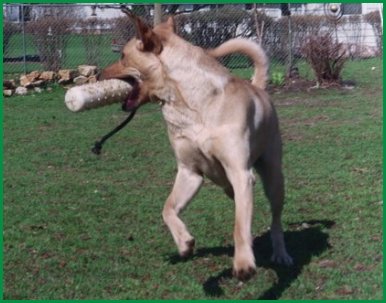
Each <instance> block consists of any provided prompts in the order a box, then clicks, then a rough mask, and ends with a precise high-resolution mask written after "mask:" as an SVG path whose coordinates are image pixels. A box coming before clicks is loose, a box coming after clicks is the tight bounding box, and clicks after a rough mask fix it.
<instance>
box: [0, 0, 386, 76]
mask: <svg viewBox="0 0 386 303" xmlns="http://www.w3.org/2000/svg"><path fill="white" fill-rule="evenodd" d="M120 8H121V7H120V6H118V5H117V6H114V5H85V4H83V5H69V4H66V5H59V4H56V5H55V4H40V5H39V4H30V5H26V4H24V5H22V4H18V5H16V4H5V5H3V11H4V24H3V25H4V26H3V53H4V56H3V63H4V64H3V66H4V69H3V73H4V78H5V79H10V78H12V77H14V75H15V74H16V75H20V74H28V73H30V72H32V71H39V72H42V71H52V72H58V71H59V70H63V69H76V68H77V67H78V66H79V65H84V64H86V65H96V66H99V67H103V66H106V65H107V64H109V63H111V62H113V61H115V60H117V59H118V58H119V56H120V50H121V47H122V46H123V45H124V43H125V42H126V41H127V40H128V39H130V38H131V37H133V35H134V34H135V33H134V27H133V24H131V22H130V20H129V19H128V18H127V17H126V15H124V14H123V13H122V12H121V10H120ZM129 8H130V9H132V10H133V12H134V13H136V14H137V15H140V16H142V17H143V18H144V19H145V20H146V21H147V22H149V23H150V24H152V23H153V21H154V20H153V19H154V15H155V14H154V11H155V10H154V6H152V5H135V6H129ZM160 11H161V13H162V17H163V18H165V17H166V16H168V15H174V16H175V23H176V31H177V33H178V34H179V35H181V36H182V37H184V38H185V39H187V40H188V41H190V42H192V43H193V44H195V45H198V46H201V47H203V48H211V47H215V46H217V45H219V44H221V43H223V42H225V41H226V40H228V39H231V38H234V37H245V38H248V39H252V40H254V41H257V42H258V43H261V44H262V45H263V47H264V49H265V50H266V51H267V54H268V55H269V57H270V62H271V74H272V73H274V72H275V73H276V74H277V73H278V71H280V72H282V73H283V74H284V75H285V76H290V75H291V71H292V70H293V68H294V67H295V68H296V64H297V62H299V61H301V60H303V61H305V62H308V63H309V64H310V65H311V66H312V67H315V68H319V69H320V68H321V67H320V66H319V67H317V66H316V65H315V64H316V63H315V60H316V58H317V57H315V56H316V55H315V54H316V53H315V51H319V52H321V53H322V55H324V57H325V58H328V59H327V60H332V61H334V60H335V61H336V60H337V62H336V63H335V70H334V71H333V72H332V74H333V73H334V72H337V71H339V69H341V65H342V62H343V61H344V60H347V59H364V58H369V57H376V56H381V54H382V45H383V27H382V18H383V16H382V7H381V4H370V3H363V4H361V3H355V4H341V5H336V4H333V5H332V4H328V3H324V4H312V3H308V4H237V5H177V4H173V5H162V6H161V9H160ZM320 43H322V44H325V43H327V44H328V47H327V49H323V50H320V49H319V50H318V49H317V46H318V45H319V46H321V45H320ZM222 60H223V63H224V64H225V65H226V66H227V67H228V68H231V69H238V68H248V67H250V62H249V61H248V59H246V58H245V57H243V56H241V55H231V56H228V57H226V58H223V59H222ZM332 74H331V75H330V76H331V77H335V76H334V75H332ZM338 77H339V76H338ZM316 78H318V76H316ZM318 80H320V81H322V80H323V79H318Z"/></svg>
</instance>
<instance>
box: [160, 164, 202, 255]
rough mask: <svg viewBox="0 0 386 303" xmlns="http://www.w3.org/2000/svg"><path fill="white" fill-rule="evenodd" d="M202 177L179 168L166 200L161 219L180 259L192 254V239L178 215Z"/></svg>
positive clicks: (194, 192)
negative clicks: (169, 233)
mask: <svg viewBox="0 0 386 303" xmlns="http://www.w3.org/2000/svg"><path fill="white" fill-rule="evenodd" d="M202 180H203V177H202V176H201V175H199V174H197V173H195V172H193V171H191V170H189V169H187V168H186V167H179V168H178V172H177V177H176V180H175V183H174V186H173V190H172V192H171V193H170V195H169V197H168V199H167V200H166V203H165V206H164V209H163V212H162V217H163V219H164V222H165V224H166V225H167V226H168V228H169V230H170V232H171V234H172V236H173V239H174V242H175V243H176V244H177V247H178V251H179V254H180V256H181V257H187V256H189V255H191V254H192V252H193V249H194V244H195V242H194V238H193V237H192V236H191V235H190V233H189V231H188V230H187V228H186V226H185V224H184V223H183V222H182V221H181V219H180V218H179V217H178V214H179V213H180V212H181V211H182V210H183V209H184V208H185V206H186V205H187V204H188V203H189V201H191V200H192V198H193V197H194V195H195V194H196V193H197V192H198V190H199V189H200V187H201V184H202Z"/></svg>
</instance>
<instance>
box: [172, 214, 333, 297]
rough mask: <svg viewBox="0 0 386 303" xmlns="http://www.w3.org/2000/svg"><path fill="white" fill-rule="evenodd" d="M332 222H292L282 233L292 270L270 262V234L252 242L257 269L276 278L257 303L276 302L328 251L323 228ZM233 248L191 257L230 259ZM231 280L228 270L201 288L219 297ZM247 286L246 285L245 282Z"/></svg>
mask: <svg viewBox="0 0 386 303" xmlns="http://www.w3.org/2000/svg"><path fill="white" fill-rule="evenodd" d="M334 224H335V222H333V221H330V220H311V221H306V222H301V223H291V224H289V225H290V227H293V228H294V229H295V230H293V231H287V232H285V233H284V236H285V240H286V245H287V250H288V252H289V254H290V255H291V256H292V257H293V259H294V263H295V264H294V265H293V266H291V267H286V266H280V265H275V264H273V263H272V262H270V256H271V254H272V248H271V238H270V235H269V232H266V233H264V234H263V235H261V236H259V237H256V238H255V239H254V241H253V249H254V254H255V258H256V266H257V267H260V268H266V269H271V270H273V271H275V273H276V275H277V281H276V282H275V283H274V284H273V285H272V286H271V287H270V288H269V289H267V290H265V291H264V292H263V293H261V294H260V295H258V298H257V299H259V300H272V299H279V298H280V297H281V294H282V293H283V292H284V291H285V290H286V289H287V288H288V287H289V286H290V285H291V283H292V282H293V281H295V280H296V278H297V277H298V276H299V275H300V274H301V272H302V270H303V268H304V266H305V265H307V264H309V263H310V261H311V258H312V257H314V256H318V255H320V254H321V253H322V252H324V251H325V250H327V249H329V248H330V245H329V243H328V238H329V235H328V234H327V233H326V232H324V231H323V230H322V229H326V228H327V229H328V228H331V227H332V226H333V225H334ZM233 252H234V247H233V246H227V247H212V248H201V249H198V250H197V252H196V253H195V254H194V255H193V256H192V258H194V259H196V258H200V257H205V256H208V255H211V256H220V255H228V256H233ZM180 261H182V260H181V259H179V258H178V257H177V256H173V257H171V258H170V262H171V263H177V262H180ZM227 279H232V269H231V268H228V269H225V270H223V271H222V272H220V273H219V274H217V275H215V276H212V277H210V278H208V279H207V280H206V281H205V282H204V284H203V289H204V292H205V294H207V295H208V296H211V297H220V296H222V295H223V294H224V291H223V289H222V288H221V285H220V284H221V283H223V281H224V280H227ZM247 283H248V282H247Z"/></svg>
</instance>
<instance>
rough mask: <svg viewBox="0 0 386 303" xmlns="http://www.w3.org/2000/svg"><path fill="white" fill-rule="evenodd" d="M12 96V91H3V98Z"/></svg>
mask: <svg viewBox="0 0 386 303" xmlns="http://www.w3.org/2000/svg"><path fill="white" fill-rule="evenodd" d="M12 95H13V90H12V89H4V90H3V96H5V97H11V96H12Z"/></svg>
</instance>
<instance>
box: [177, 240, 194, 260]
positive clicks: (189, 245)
mask: <svg viewBox="0 0 386 303" xmlns="http://www.w3.org/2000/svg"><path fill="white" fill-rule="evenodd" d="M195 244H196V241H195V240H194V238H192V239H190V240H188V241H186V242H185V243H184V248H183V250H181V251H180V256H181V258H184V259H185V258H188V257H190V256H191V255H193V251H194V246H195Z"/></svg>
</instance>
